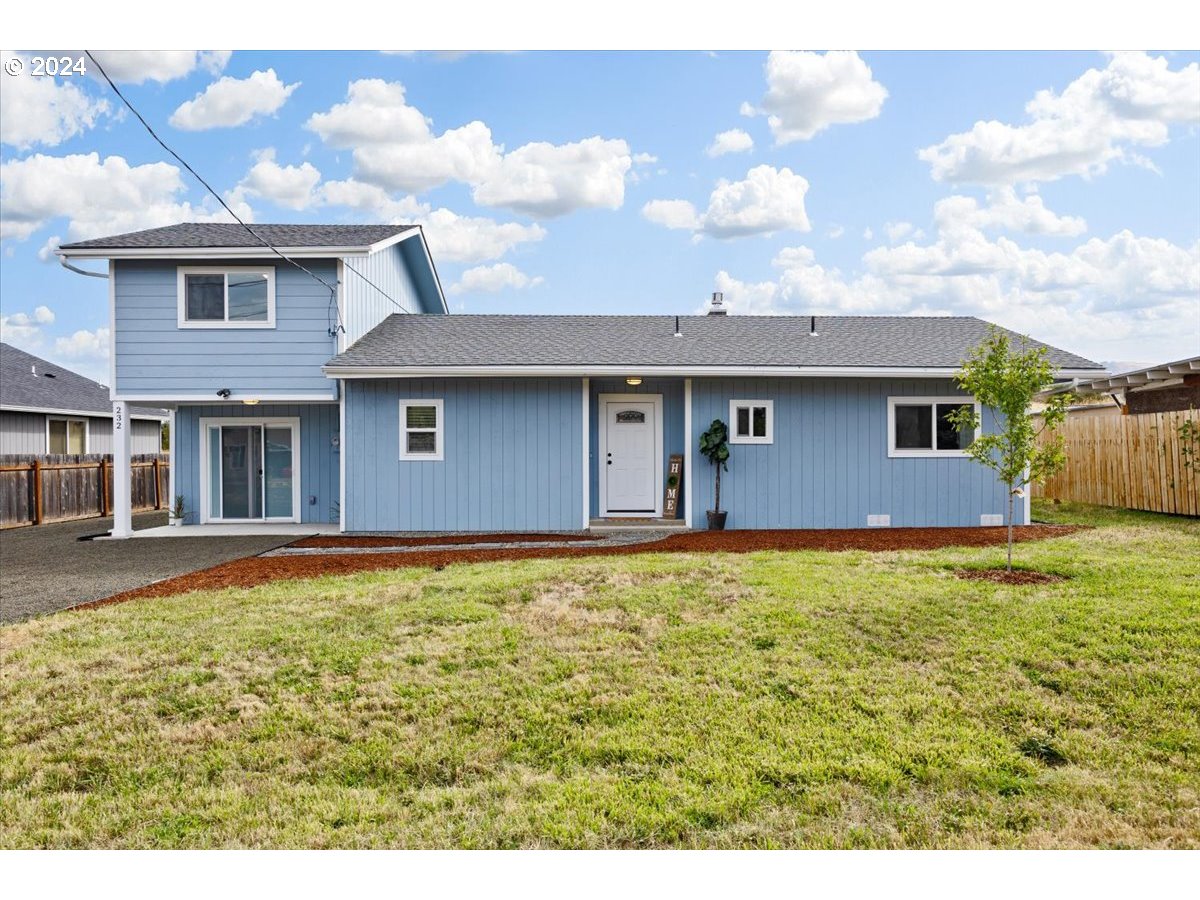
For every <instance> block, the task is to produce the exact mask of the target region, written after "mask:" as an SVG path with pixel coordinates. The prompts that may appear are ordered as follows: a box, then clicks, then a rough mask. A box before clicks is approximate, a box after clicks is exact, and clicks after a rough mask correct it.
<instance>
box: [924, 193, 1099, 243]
mask: <svg viewBox="0 0 1200 900" xmlns="http://www.w3.org/2000/svg"><path fill="white" fill-rule="evenodd" d="M933 218H934V221H935V222H936V223H938V226H939V227H946V228H949V227H953V226H954V225H955V224H962V223H966V224H970V225H971V226H973V227H975V228H979V229H1000V230H1004V231H1019V232H1023V233H1025V234H1045V235H1059V236H1067V237H1071V236H1074V235H1077V234H1083V233H1084V232H1085V231H1087V222H1085V221H1084V220H1083V219H1081V218H1079V217H1078V216H1060V215H1058V214H1057V213H1054V212H1051V211H1050V210H1049V209H1047V208H1046V205H1045V203H1043V202H1042V198H1041V197H1039V196H1038V195H1037V194H1029V195H1028V196H1026V197H1024V198H1023V199H1021V198H1018V197H1017V192H1016V191H1014V190H1013V189H1012V188H1000V189H998V190H996V191H993V192H992V193H990V194H989V195H988V199H987V204H986V205H985V206H980V205H979V202H978V201H977V200H975V198H973V197H962V196H953V197H947V198H945V199H943V200H939V201H938V202H937V204H936V205H935V206H934V208H933Z"/></svg>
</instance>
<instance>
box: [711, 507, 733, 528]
mask: <svg viewBox="0 0 1200 900" xmlns="http://www.w3.org/2000/svg"><path fill="white" fill-rule="evenodd" d="M727 515H729V513H728V512H726V511H725V510H721V511H720V512H713V511H712V510H711V509H710V510H709V511H708V530H709V531H724V530H725V517H726V516H727Z"/></svg>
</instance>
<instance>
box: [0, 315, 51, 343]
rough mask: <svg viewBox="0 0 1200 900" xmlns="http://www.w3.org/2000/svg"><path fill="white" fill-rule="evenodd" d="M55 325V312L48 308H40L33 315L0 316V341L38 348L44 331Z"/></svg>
mask: <svg viewBox="0 0 1200 900" xmlns="http://www.w3.org/2000/svg"><path fill="white" fill-rule="evenodd" d="M53 324H54V312H53V310H51V309H50V307H48V306H39V307H37V308H36V309H34V311H33V312H31V313H26V312H16V313H13V314H12V315H7V316H6V315H2V314H0V341H5V342H6V343H11V344H20V345H23V346H25V347H30V348H33V347H38V346H40V345H41V343H42V329H43V328H45V326H47V325H53Z"/></svg>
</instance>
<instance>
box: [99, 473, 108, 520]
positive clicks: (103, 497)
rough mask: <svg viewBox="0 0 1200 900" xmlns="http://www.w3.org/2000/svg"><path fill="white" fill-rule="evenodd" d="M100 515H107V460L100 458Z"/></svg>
mask: <svg viewBox="0 0 1200 900" xmlns="http://www.w3.org/2000/svg"><path fill="white" fill-rule="evenodd" d="M100 515H102V516H107V515H108V460H107V459H102V460H100Z"/></svg>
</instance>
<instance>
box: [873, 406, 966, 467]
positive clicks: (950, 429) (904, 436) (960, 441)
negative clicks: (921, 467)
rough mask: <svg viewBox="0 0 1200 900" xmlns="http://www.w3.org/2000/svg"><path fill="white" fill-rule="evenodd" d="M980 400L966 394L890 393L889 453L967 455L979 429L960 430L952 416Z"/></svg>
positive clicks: (889, 454) (893, 454)
mask: <svg viewBox="0 0 1200 900" xmlns="http://www.w3.org/2000/svg"><path fill="white" fill-rule="evenodd" d="M964 406H973V407H974V408H975V413H976V415H978V414H979V404H978V403H975V402H974V401H972V400H971V399H970V398H964V397H888V456H966V449H967V447H969V446H971V444H972V443H973V442H974V441H975V438H976V437H977V436H978V433H979V432H978V430H965V431H959V430H958V429H957V428H955V427H954V424H953V423H952V422H951V421H950V416H952V415H953V414H954V413H955V412H957V411H958V410H959V409H961V408H962V407H964Z"/></svg>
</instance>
